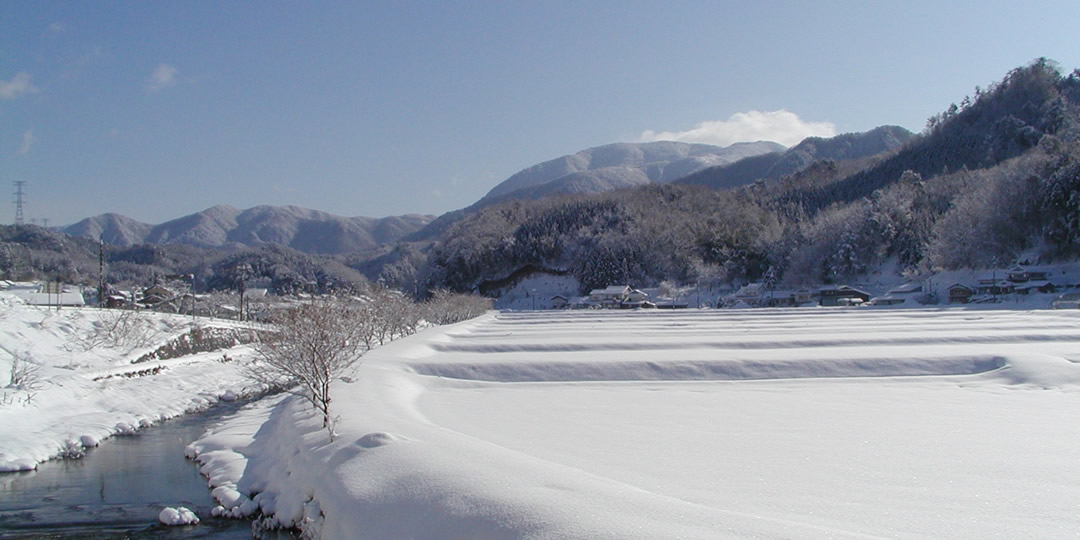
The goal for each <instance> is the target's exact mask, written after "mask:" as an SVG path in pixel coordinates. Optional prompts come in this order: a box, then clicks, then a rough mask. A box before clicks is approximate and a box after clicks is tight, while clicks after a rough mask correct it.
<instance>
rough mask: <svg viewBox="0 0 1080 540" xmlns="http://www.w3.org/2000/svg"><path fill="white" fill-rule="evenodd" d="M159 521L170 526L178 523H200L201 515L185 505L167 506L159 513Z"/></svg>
mask: <svg viewBox="0 0 1080 540" xmlns="http://www.w3.org/2000/svg"><path fill="white" fill-rule="evenodd" d="M158 521H160V522H161V523H162V524H165V525H168V526H170V527H174V526H177V525H198V524H199V516H197V515H195V512H192V511H191V510H188V509H187V508H184V507H183V506H178V507H176V508H173V507H171V506H167V507H165V508H162V509H161V512H160V513H158Z"/></svg>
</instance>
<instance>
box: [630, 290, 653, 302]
mask: <svg viewBox="0 0 1080 540" xmlns="http://www.w3.org/2000/svg"><path fill="white" fill-rule="evenodd" d="M648 298H649V295H648V293H646V292H645V291H642V290H641V289H633V290H631V291H630V292H628V293H626V299H625V300H624V301H625V302H644V301H645V300H647V299H648Z"/></svg>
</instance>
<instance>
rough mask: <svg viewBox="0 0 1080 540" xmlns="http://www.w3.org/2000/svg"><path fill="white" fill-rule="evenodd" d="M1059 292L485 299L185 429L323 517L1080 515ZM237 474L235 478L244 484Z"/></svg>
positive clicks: (616, 525)
mask: <svg viewBox="0 0 1080 540" xmlns="http://www.w3.org/2000/svg"><path fill="white" fill-rule="evenodd" d="M1078 361H1080V312H1073V311H1069V312H1066V311H1050V310H1037V311H1016V310H978V311H971V310H962V309H939V310H867V309H825V308H820V309H796V310H754V311H739V310H732V311H720V310H700V311H699V310H688V311H681V312H656V311H652V312H645V311H642V312H595V311H593V312H536V313H529V312H525V313H491V314H489V315H487V316H484V317H481V318H479V319H475V320H473V321H469V322H465V323H460V324H457V325H453V326H448V327H440V328H432V329H428V330H426V331H423V332H421V333H419V334H417V335H414V336H412V337H409V338H406V339H403V340H400V341H397V342H394V343H391V344H389V345H387V346H384V347H381V348H379V349H376V350H374V351H372V352H370V353H369V354H368V355H367V356H366V357H365V359H364V363H363V364H362V365H361V366H359V367H357V368H356V369H355V370H354V372H353V373H350V374H349V376H348V377H346V378H343V380H341V381H338V382H337V384H336V386H335V387H334V390H333V391H334V403H333V406H334V407H335V411H336V414H339V415H341V419H340V423H339V425H338V431H339V437H338V438H337V439H336V440H335V441H333V442H331V441H330V440H329V438H328V436H327V433H326V431H325V430H322V429H321V425H320V424H321V422H320V418H319V417H318V416H316V415H314V414H312V413H310V412H309V411H308V409H307V408H306V407H304V406H303V404H302V403H301V402H300V401H299V400H296V399H293V398H282V397H278V398H275V399H274V400H273V401H265V402H261V403H258V404H255V405H253V406H252V407H251V408H250V409H248V410H246V411H244V412H242V413H241V415H240V416H239V417H238V418H237V419H235V420H233V421H232V422H230V423H227V424H226V425H224V426H221V427H220V428H217V429H216V430H214V432H213V433H211V434H209V435H208V436H207V437H206V438H204V439H203V440H202V441H199V442H197V443H195V444H194V445H192V447H191V451H192V453H193V454H194V453H198V454H199V459H200V461H201V462H203V463H204V465H203V470H204V472H205V473H207V474H209V475H210V476H211V477H212V480H213V482H215V483H216V485H219V489H218V490H217V491H216V492H215V494H216V495H218V496H219V499H221V500H223V502H225V503H227V504H226V506H229V507H233V506H235V507H236V510H232V512H233V513H236V514H244V513H248V512H249V511H251V510H252V509H253V508H254V507H255V506H256V505H261V506H262V508H263V509H264V511H265V512H270V513H276V519H277V520H279V521H280V522H282V523H286V524H291V523H298V522H299V523H304V524H305V526H308V527H312V528H316V527H321V532H322V535H323V538H493V537H494V538H499V537H502V538H522V537H533V538H567V537H572V538H627V537H636V538H677V537H684V538H691V537H693V538H725V537H732V538H742V537H749V538H866V537H875V538H880V537H887V538H927V537H932V538H1053V537H1076V535H1077V534H1080V422H1078V421H1077V416H1078V414H1080V363H1078ZM250 493H260V495H258V496H257V497H256V499H255V500H254V501H250V502H248V501H247V499H246V497H245V496H244V495H243V494H250Z"/></svg>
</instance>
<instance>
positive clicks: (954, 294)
mask: <svg viewBox="0 0 1080 540" xmlns="http://www.w3.org/2000/svg"><path fill="white" fill-rule="evenodd" d="M974 294H975V289H973V288H971V287H968V286H967V285H964V284H963V283H953V284H952V285H949V303H950V304H966V303H968V302H969V301H970V300H971V297H972V296H973V295H974Z"/></svg>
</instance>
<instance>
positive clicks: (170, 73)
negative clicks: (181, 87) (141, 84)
mask: <svg viewBox="0 0 1080 540" xmlns="http://www.w3.org/2000/svg"><path fill="white" fill-rule="evenodd" d="M178 72H179V70H178V69H176V67H174V66H170V65H169V64H158V67H156V68H155V69H154V72H153V73H151V74H150V78H149V79H147V80H146V91H147V92H157V91H159V90H164V89H166V88H168V87H170V86H174V85H176V74H177V73H178Z"/></svg>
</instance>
